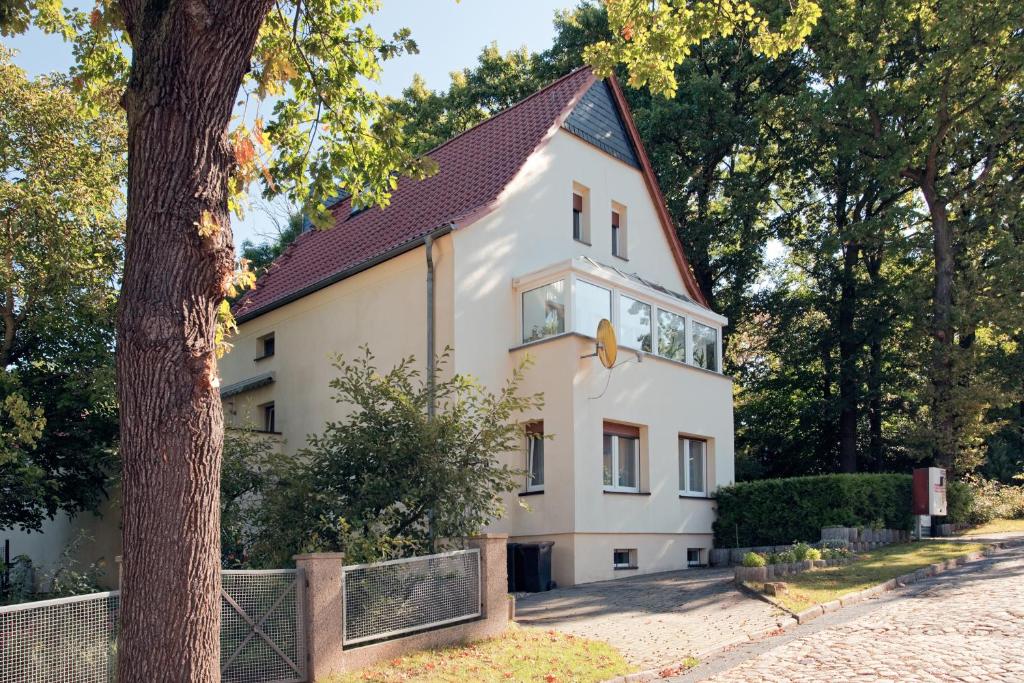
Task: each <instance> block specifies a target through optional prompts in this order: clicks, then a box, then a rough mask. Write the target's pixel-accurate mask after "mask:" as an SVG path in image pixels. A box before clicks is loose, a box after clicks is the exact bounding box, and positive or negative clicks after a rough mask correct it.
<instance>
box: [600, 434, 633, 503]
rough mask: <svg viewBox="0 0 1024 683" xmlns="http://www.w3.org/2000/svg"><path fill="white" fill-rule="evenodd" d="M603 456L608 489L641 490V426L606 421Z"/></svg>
mask: <svg viewBox="0 0 1024 683" xmlns="http://www.w3.org/2000/svg"><path fill="white" fill-rule="evenodd" d="M603 458H604V460H603V470H604V488H605V490H606V491H629V492H637V491H639V490H640V430H639V428H637V427H631V426H629V425H620V424H615V423H613V422H605V423H604V453H603Z"/></svg>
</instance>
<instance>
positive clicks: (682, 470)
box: [679, 439, 686, 491]
mask: <svg viewBox="0 0 1024 683" xmlns="http://www.w3.org/2000/svg"><path fill="white" fill-rule="evenodd" d="M679 490H680V491H685V490H686V439H679Z"/></svg>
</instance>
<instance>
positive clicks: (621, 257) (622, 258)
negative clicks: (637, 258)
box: [612, 253, 629, 263]
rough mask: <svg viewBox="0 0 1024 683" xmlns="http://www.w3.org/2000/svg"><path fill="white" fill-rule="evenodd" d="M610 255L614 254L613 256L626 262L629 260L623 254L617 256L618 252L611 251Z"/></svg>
mask: <svg viewBox="0 0 1024 683" xmlns="http://www.w3.org/2000/svg"><path fill="white" fill-rule="evenodd" d="M612 256H614V257H615V258H617V259H619V260H620V261H626V262H627V263H628V262H629V259H628V258H627V257H625V256H619V255H618V254H615V253H613V254H612Z"/></svg>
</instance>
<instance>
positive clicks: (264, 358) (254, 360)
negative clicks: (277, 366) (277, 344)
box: [252, 353, 274, 363]
mask: <svg viewBox="0 0 1024 683" xmlns="http://www.w3.org/2000/svg"><path fill="white" fill-rule="evenodd" d="M273 357H274V354H272V353H268V354H265V355H262V356H258V357H256V358H253V359H252V360H253V362H254V363H259V362H260V361H261V360H266V359H268V358H273Z"/></svg>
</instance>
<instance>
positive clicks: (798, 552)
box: [790, 541, 811, 562]
mask: <svg viewBox="0 0 1024 683" xmlns="http://www.w3.org/2000/svg"><path fill="white" fill-rule="evenodd" d="M810 550H811V546H809V545H808V544H806V543H804V542H803V541H794V543H793V548H792V550H790V552H792V553H793V557H794V558H795V561H796V562H803V561H804V560H809V559H811V558H809V557H807V553H808V552H810Z"/></svg>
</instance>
